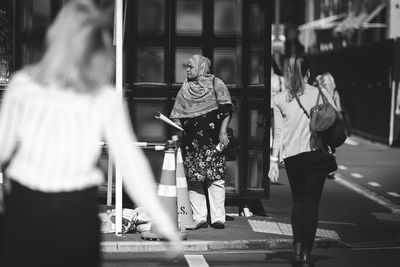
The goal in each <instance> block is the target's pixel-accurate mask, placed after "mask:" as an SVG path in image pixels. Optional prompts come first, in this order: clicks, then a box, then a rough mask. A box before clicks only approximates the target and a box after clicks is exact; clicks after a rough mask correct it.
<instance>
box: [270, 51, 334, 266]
mask: <svg viewBox="0 0 400 267" xmlns="http://www.w3.org/2000/svg"><path fill="white" fill-rule="evenodd" d="M287 75H288V77H287V81H288V83H287V85H286V87H287V88H288V90H285V91H283V92H281V93H279V94H278V95H276V97H275V98H274V140H273V150H272V155H271V158H270V171H269V177H270V180H271V181H272V182H276V181H277V180H278V177H279V167H278V163H279V160H280V159H279V158H278V155H279V152H280V151H279V149H280V148H281V147H282V149H283V151H282V156H283V159H284V163H285V168H286V172H287V176H288V179H289V183H290V188H291V192H292V198H293V207H292V218H291V221H292V229H293V241H294V242H293V244H294V260H295V261H303V262H309V260H310V252H311V249H312V247H313V243H314V238H315V232H316V229H317V225H318V207H319V202H320V199H321V192H322V189H323V186H324V182H325V178H326V176H327V174H328V173H330V172H331V171H332V167H331V165H332V156H331V155H328V154H326V153H325V152H324V151H322V150H321V148H319V147H316V146H315V145H313V144H315V142H311V140H310V139H311V132H310V120H309V119H308V118H307V116H306V115H305V114H304V112H303V110H302V108H301V107H300V103H301V104H302V105H303V107H304V108H305V109H306V110H307V111H308V112H309V111H310V109H311V108H312V107H313V106H315V104H316V103H317V99H319V100H320V101H321V103H322V98H321V97H319V96H318V94H319V91H318V88H316V87H313V86H311V85H309V84H308V83H307V82H308V79H309V77H310V63H309V60H308V59H307V58H306V57H302V56H300V57H296V58H292V59H290V61H289V66H288V72H287ZM322 93H324V94H325V96H326V97H327V99H328V100H329V102H330V103H331V104H333V100H332V98H331V97H330V96H329V94H328V92H327V91H326V90H324V89H322ZM333 105H334V104H333ZM281 137H282V146H281V145H280V142H279V141H280V139H281Z"/></svg>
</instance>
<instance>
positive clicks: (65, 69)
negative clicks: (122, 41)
mask: <svg viewBox="0 0 400 267" xmlns="http://www.w3.org/2000/svg"><path fill="white" fill-rule="evenodd" d="M105 22H106V21H105V20H103V19H102V14H101V12H100V11H99V9H98V8H97V7H96V6H95V4H94V3H93V2H92V1H91V0H74V1H70V2H68V3H67V4H65V6H64V7H63V8H62V9H61V11H60V12H59V14H58V15H57V17H56V19H55V21H54V23H53V24H52V25H51V26H50V28H49V29H48V31H47V33H46V51H45V53H44V55H43V57H42V59H41V60H40V61H39V62H38V63H37V64H36V65H35V66H34V67H33V68H32V73H33V77H34V78H35V79H36V80H37V81H38V82H40V83H42V84H45V85H49V84H56V85H59V86H61V87H63V88H66V89H72V90H75V91H78V92H83V93H91V92H95V91H97V90H98V89H99V88H100V87H101V86H102V85H104V84H106V83H109V82H111V76H112V73H113V72H112V69H113V68H112V64H113V52H112V40H111V36H110V33H109V32H107V29H106V27H105V26H106V25H105Z"/></svg>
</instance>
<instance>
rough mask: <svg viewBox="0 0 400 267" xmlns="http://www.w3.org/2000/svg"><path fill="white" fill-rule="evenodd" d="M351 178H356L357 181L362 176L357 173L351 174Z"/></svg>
mask: <svg viewBox="0 0 400 267" xmlns="http://www.w3.org/2000/svg"><path fill="white" fill-rule="evenodd" d="M351 176H353V177H354V178H358V179H359V178H363V177H364V176H362V175H361V174H359V173H352V174H351Z"/></svg>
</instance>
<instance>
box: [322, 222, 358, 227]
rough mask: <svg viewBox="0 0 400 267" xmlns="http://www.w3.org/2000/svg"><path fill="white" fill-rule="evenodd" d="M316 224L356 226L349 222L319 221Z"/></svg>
mask: <svg viewBox="0 0 400 267" xmlns="http://www.w3.org/2000/svg"><path fill="white" fill-rule="evenodd" d="M318 223H321V224H337V225H351V226H357V224H355V223H350V222H335V221H319V222H318Z"/></svg>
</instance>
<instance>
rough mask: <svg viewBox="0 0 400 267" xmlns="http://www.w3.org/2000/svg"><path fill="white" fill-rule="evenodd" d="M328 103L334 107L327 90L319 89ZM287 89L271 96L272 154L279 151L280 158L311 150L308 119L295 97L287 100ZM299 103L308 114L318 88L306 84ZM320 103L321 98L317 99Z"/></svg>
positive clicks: (276, 153)
mask: <svg viewBox="0 0 400 267" xmlns="http://www.w3.org/2000/svg"><path fill="white" fill-rule="evenodd" d="M321 90H322V92H323V93H324V95H325V96H326V98H327V99H328V101H329V103H330V104H331V105H332V106H334V107H335V103H334V102H333V100H332V98H331V97H330V95H329V93H328V91H326V90H325V89H321ZM288 94H289V91H283V92H281V93H279V94H277V95H276V96H275V97H274V98H273V104H274V139H273V142H272V147H273V152H274V153H273V155H274V156H277V155H278V151H280V152H281V153H280V155H281V158H283V159H284V158H287V157H291V156H295V155H297V154H300V153H303V152H308V151H311V145H310V139H311V131H310V119H309V118H307V116H306V115H305V114H304V112H303V110H302V109H301V107H300V106H299V104H298V103H297V101H296V100H295V99H293V100H292V101H290V102H289V101H288ZM299 99H300V102H301V104H302V105H303V106H304V108H305V109H306V110H307V112H308V114H310V110H311V108H312V107H314V106H315V104H316V102H317V99H318V88H316V87H313V86H311V85H308V84H306V85H305V89H304V93H303V94H302V95H301V96H300V97H299ZM319 103H322V98H320V99H319Z"/></svg>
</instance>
